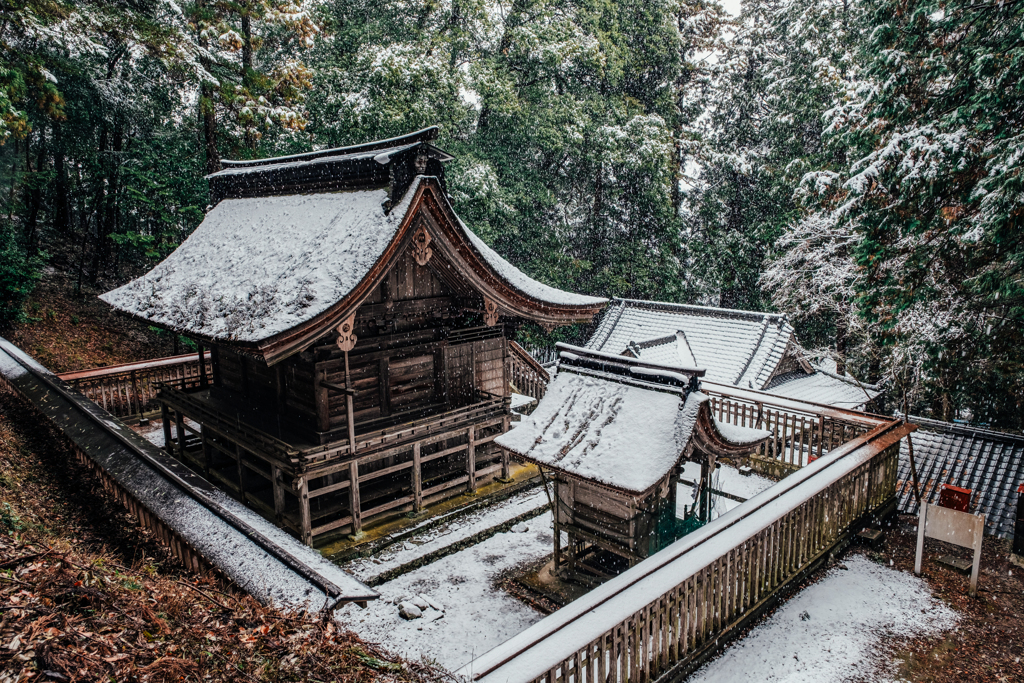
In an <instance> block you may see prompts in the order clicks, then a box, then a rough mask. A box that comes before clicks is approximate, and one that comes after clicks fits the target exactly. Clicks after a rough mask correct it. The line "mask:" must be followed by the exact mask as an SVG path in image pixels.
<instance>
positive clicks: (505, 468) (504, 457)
mask: <svg viewBox="0 0 1024 683" xmlns="http://www.w3.org/2000/svg"><path fill="white" fill-rule="evenodd" d="M509 422H510V419H509V418H508V417H507V416H506V417H505V419H504V420H502V422H501V432H502V434H504V433H505V432H507V431H508V425H509ZM510 469H511V468H510V466H509V456H508V451H507V450H506V449H504V448H502V449H501V478H502V479H505V480H507V479H508V478H509V475H510V474H511V472H510Z"/></svg>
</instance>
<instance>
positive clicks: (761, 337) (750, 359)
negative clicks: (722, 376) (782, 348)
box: [733, 318, 768, 385]
mask: <svg viewBox="0 0 1024 683" xmlns="http://www.w3.org/2000/svg"><path fill="white" fill-rule="evenodd" d="M767 331H768V318H765V319H764V320H763V321H762V323H761V334H759V335H758V336H757V341H756V342H754V345H753V347H751V349H750V353H748V354H747V360H746V362H745V363H743V367H742V368H740V372H739V374H738V375H736V381H735V382H733V384H736V385H739V383H740V382H741V381H743V376H744V375H746V374H747V370H748V369H749V368H750V364H751V363H752V362H753V360H754V356H756V355H757V352H758V351H760V350H761V342H763V341H764V335H765V333H766V332H767ZM748 383H749V382H748Z"/></svg>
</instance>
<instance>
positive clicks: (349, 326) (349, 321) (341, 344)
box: [337, 313, 358, 352]
mask: <svg viewBox="0 0 1024 683" xmlns="http://www.w3.org/2000/svg"><path fill="white" fill-rule="evenodd" d="M355 324H356V314H355V313H353V314H352V315H350V316H349V317H348V318H346V319H345V320H343V321H341V324H340V325H338V342H337V343H338V348H339V349H341V350H342V351H345V352H348V351H351V350H352V349H353V348H355V345H356V341H357V340H358V337H356V335H355V332H354V329H355Z"/></svg>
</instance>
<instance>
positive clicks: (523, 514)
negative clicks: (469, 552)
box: [342, 487, 550, 583]
mask: <svg viewBox="0 0 1024 683" xmlns="http://www.w3.org/2000/svg"><path fill="white" fill-rule="evenodd" d="M547 505H548V499H547V494H545V492H544V489H543V487H537V488H533V489H530V490H528V491H523V492H521V493H518V494H516V495H514V496H511V497H510V498H508V499H506V500H503V501H500V502H498V503H495V504H494V505H491V506H488V507H486V508H483V509H480V510H477V511H475V512H471V513H469V514H465V515H458V516H452V518H451V519H450V520H449V521H446V522H443V523H441V524H439V525H431V526H429V527H427V528H425V529H424V530H423V531H422V532H421V533H418V534H415V535H413V536H410V537H408V538H406V539H405V540H404V541H400V542H398V543H395V544H393V545H391V546H388V547H387V548H385V549H384V550H382V551H381V552H379V553H377V554H375V555H374V556H373V557H369V558H359V559H356V560H353V561H351V562H348V563H346V564H343V565H342V566H343V567H344V568H345V569H346V571H348V572H349V573H351V574H353V575H354V576H357V577H358V578H359V579H360V580H362V581H366V582H370V583H377V582H378V581H380V580H381V578H384V579H392V578H394V577H395V576H397V575H398V574H400V573H403V571H406V570H411V569H414V568H415V567H417V566H420V565H422V564H424V563H427V562H430V561H431V560H433V559H436V558H438V557H441V556H443V555H444V554H449V553H451V552H454V551H455V550H458V549H460V548H461V547H463V546H465V545H468V544H470V543H474V542H480V541H483V540H484V539H486V538H487V537H489V536H493V535H494V534H496V533H498V532H501V531H505V530H506V529H507V528H508V527H512V526H515V525H516V524H519V523H525V522H526V520H528V519H530V518H533V517H536V516H537V515H539V514H541V512H542V511H543V510H544V509H545V508H546V507H547ZM549 550H550V548H549Z"/></svg>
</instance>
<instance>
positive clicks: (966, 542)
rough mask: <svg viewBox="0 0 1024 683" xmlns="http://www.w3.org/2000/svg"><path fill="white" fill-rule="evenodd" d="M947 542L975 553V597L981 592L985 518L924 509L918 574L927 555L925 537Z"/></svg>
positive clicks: (919, 529) (929, 507)
mask: <svg viewBox="0 0 1024 683" xmlns="http://www.w3.org/2000/svg"><path fill="white" fill-rule="evenodd" d="M926 536H927V537H928V538H934V539H936V540H938V541H945V542H946V543H952V544H954V545H958V546H961V547H964V548H971V549H973V550H974V565H973V566H972V567H971V595H975V594H976V593H977V592H978V572H979V570H980V569H981V541H982V539H983V538H984V536H985V515H972V514H970V513H969V512H960V511H959V510H950V509H949V508H944V507H939V506H938V505H932V504H930V503H925V504H924V505H922V506H921V520H920V522H919V523H918V525H917V557H916V559H915V560H914V573H915V574H917V575H918V576H920V575H921V558H922V555H923V554H924V539H925V537H926Z"/></svg>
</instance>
